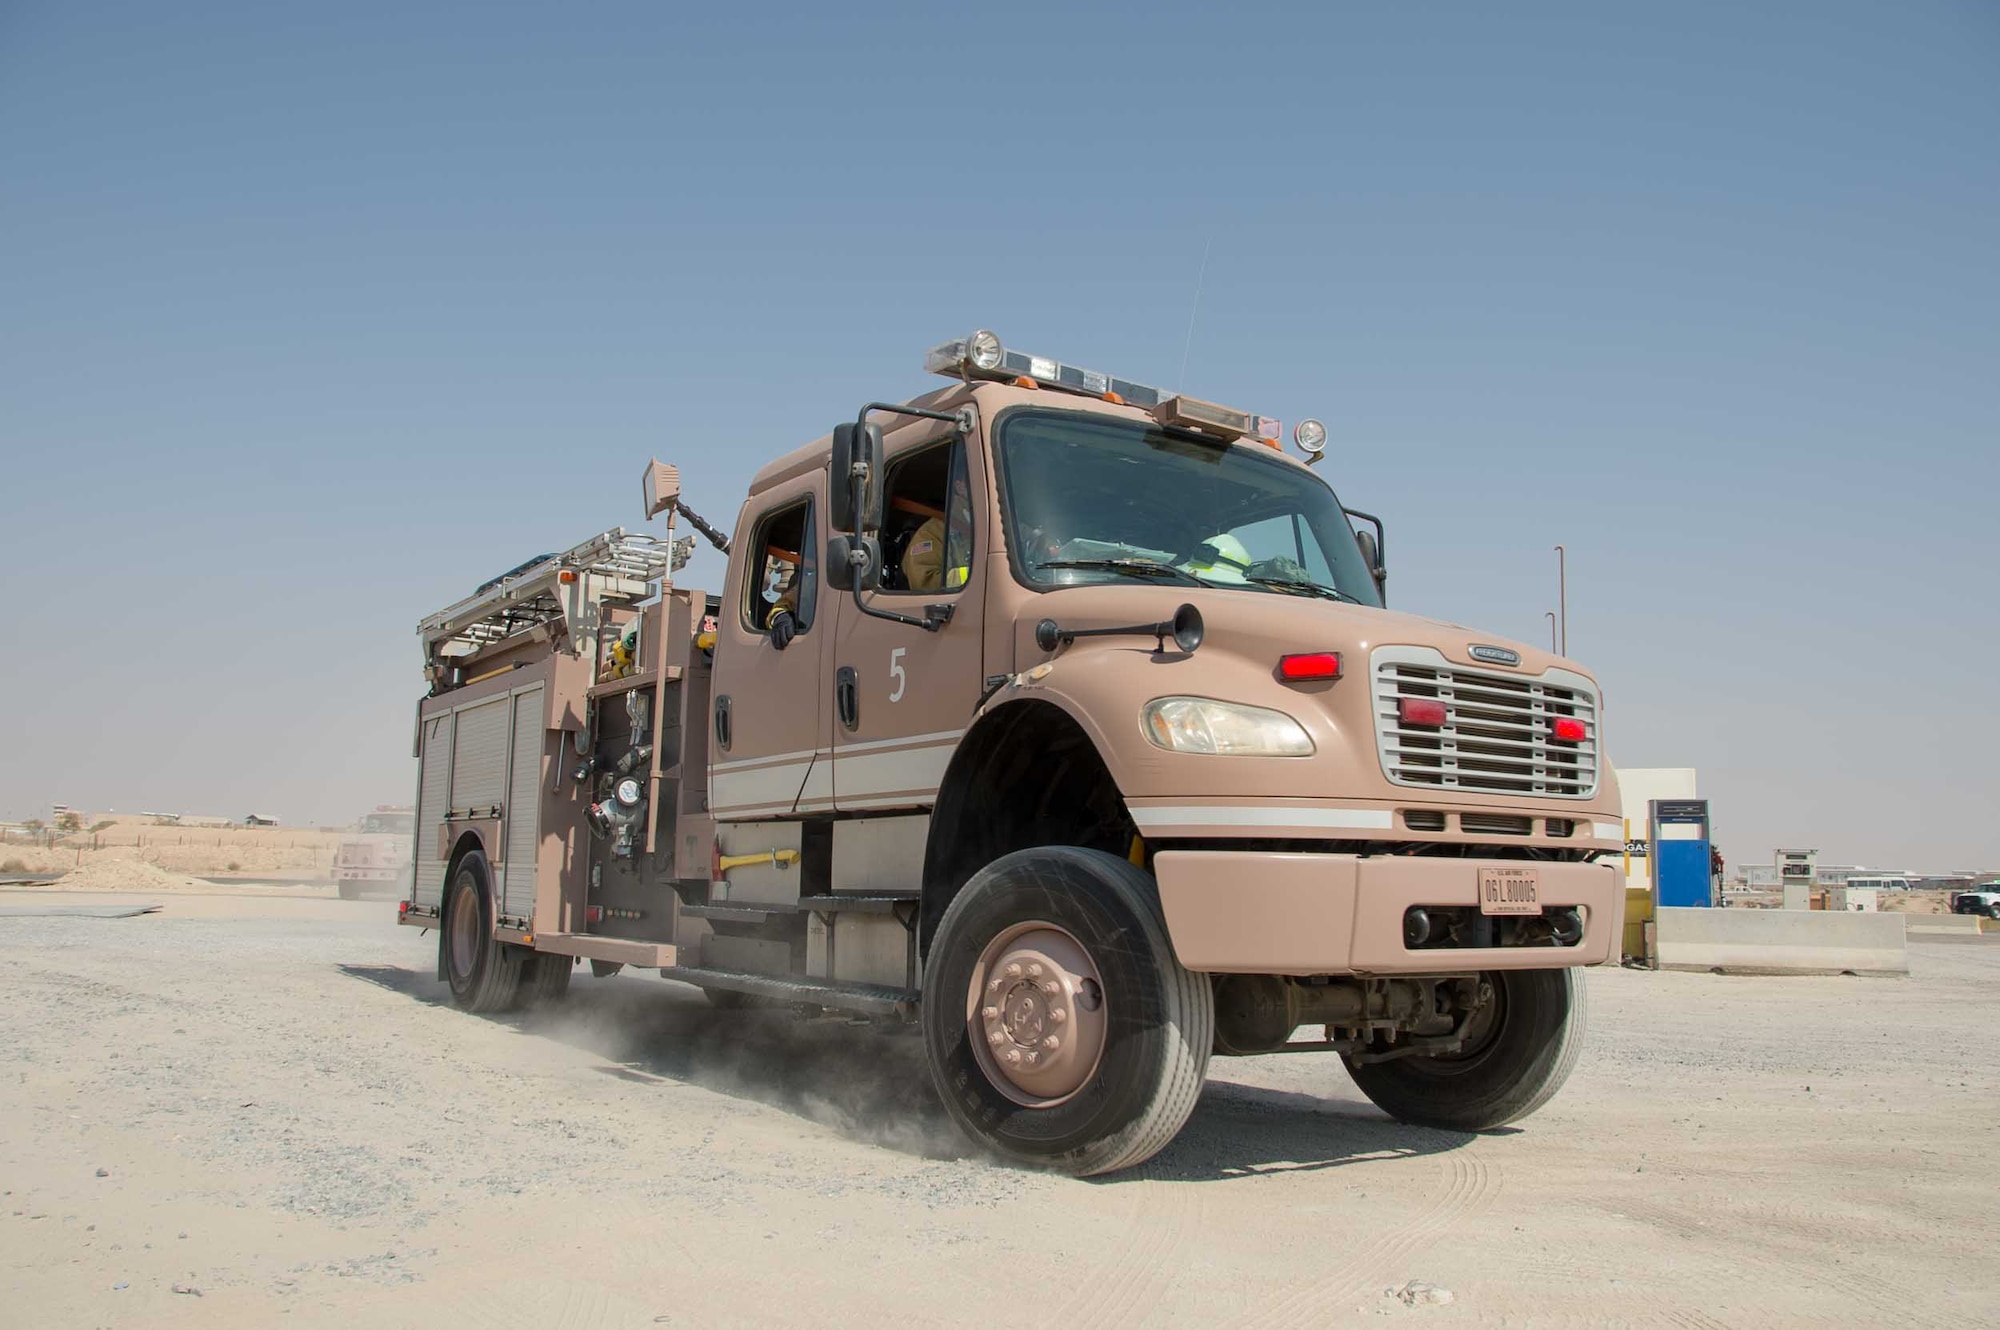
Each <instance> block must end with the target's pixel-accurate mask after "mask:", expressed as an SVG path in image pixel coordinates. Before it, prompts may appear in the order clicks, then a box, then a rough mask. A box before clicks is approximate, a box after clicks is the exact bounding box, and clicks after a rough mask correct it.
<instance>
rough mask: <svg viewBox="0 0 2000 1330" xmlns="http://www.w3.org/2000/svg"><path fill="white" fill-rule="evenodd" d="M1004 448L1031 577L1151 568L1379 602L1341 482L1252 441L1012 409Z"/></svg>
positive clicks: (1210, 580) (1025, 572) (1048, 579)
mask: <svg viewBox="0 0 2000 1330" xmlns="http://www.w3.org/2000/svg"><path fill="white" fill-rule="evenodd" d="M998 454H999V465H1000V485H1001V491H1002V493H1003V495H1004V496H1005V499H1006V516H1007V544H1008V553H1009V554H1010V556H1011V557H1012V558H1013V560H1014V567H1015V569H1016V570H1017V571H1018V573H1019V575H1020V576H1021V577H1022V579H1023V580H1025V581H1027V582H1028V583H1030V584H1031V585H1036V586H1054V585H1059V584H1070V583H1076V582H1114V581H1125V580H1140V579H1145V580H1151V581H1159V582H1162V583H1170V582H1180V583H1186V584H1199V585H1203V586H1216V587H1230V588H1236V589H1241V590H1245V591H1253V592H1258V593H1262V594H1266V595H1306V596H1315V597H1319V598H1323V599H1328V600H1346V601H1351V602H1353V603H1354V604H1357V605H1380V604H1381V599H1380V597H1379V596H1378V595H1377V592H1376V588H1375V581H1374V578H1373V577H1371V576H1370V575H1369V572H1368V569H1367V568H1366V566H1365V565H1364V564H1363V563H1362V559H1361V551H1360V549H1359V548H1358V547H1357V546H1356V545H1355V542H1354V532H1353V529H1352V528H1351V527H1350V526H1349V525H1348V523H1347V515H1346V514H1345V513H1343V512H1342V511H1341V509H1340V501H1339V500H1338V499H1336V498H1335V497H1334V496H1333V491H1332V490H1330V489H1328V488H1327V487H1326V486H1325V485H1324V484H1322V483H1321V482H1320V481H1319V480H1318V479H1317V478H1316V477H1314V476H1311V475H1309V474H1306V473H1304V472H1302V471H1300V470H1299V469H1298V468H1297V467H1295V466H1292V465H1290V464H1289V463H1286V462H1284V461H1281V460H1279V459H1278V458H1277V457H1275V456H1263V455H1260V453H1259V451H1258V450H1257V449H1255V448H1242V447H1235V446H1231V445H1227V444H1222V443H1214V442H1207V441H1203V440H1200V439H1196V438H1191V437H1189V436H1188V435H1185V434H1173V433H1169V432H1167V431H1166V430H1163V429H1159V428H1156V427H1149V426H1145V425H1140V424H1137V423H1134V422H1130V421H1123V420H1113V419H1110V418H1107V417H1103V416H1088V415H1079V414H1076V413H1074V412H1067V411H1064V412H1057V411H1014V412H1010V413H1009V414H1008V415H1006V416H1005V417H1003V418H1002V420H1001V423H1000V430H999V449H998Z"/></svg>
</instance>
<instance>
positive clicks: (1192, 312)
mask: <svg viewBox="0 0 2000 1330" xmlns="http://www.w3.org/2000/svg"><path fill="white" fill-rule="evenodd" d="M1214 247H1215V237H1214V236H1212V235H1211V236H1210V237H1209V238H1208V239H1207V240H1205V241H1203V242H1202V246H1201V268H1200V270H1199V271H1198V272H1196V273H1195V278H1194V307H1193V308H1191V309H1189V310H1188V330H1187V340H1186V341H1185V342H1182V343H1181V376H1180V378H1179V379H1178V380H1176V381H1175V383H1174V391H1175V392H1181V391H1184V390H1185V389H1186V388H1187V367H1188V352H1190V351H1192V350H1193V349H1194V321H1195V317H1196V316H1197V315H1199V314H1200V313H1201V284H1202V282H1203V281H1204V280H1206V279H1207V277H1208V251H1209V250H1211V249H1213V248H1214Z"/></svg>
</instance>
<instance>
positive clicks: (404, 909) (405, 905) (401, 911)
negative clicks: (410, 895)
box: [396, 901, 410, 918]
mask: <svg viewBox="0 0 2000 1330" xmlns="http://www.w3.org/2000/svg"><path fill="white" fill-rule="evenodd" d="M409 912H410V903H409V902H408V901H397V902H396V914H397V917H399V918H400V917H401V916H403V915H406V914H408V913H409Z"/></svg>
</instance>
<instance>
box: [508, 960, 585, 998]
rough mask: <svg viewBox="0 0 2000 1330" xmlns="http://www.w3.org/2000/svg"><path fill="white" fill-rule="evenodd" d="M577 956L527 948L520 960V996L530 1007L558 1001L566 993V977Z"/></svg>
mask: <svg viewBox="0 0 2000 1330" xmlns="http://www.w3.org/2000/svg"><path fill="white" fill-rule="evenodd" d="M575 969H576V957H574V956H559V955H557V954H556V953H555V952H553V951H536V952H530V953H529V954H528V955H527V956H526V957H525V958H523V960H522V962H521V996H522V999H523V1000H524V1002H525V1004H526V1005H528V1006H530V1007H541V1006H547V1005H550V1004H552V1003H556V1002H560V1001H562V1000H563V999H564V998H565V997H567V996H568V995H569V977H570V974H571V972H572V971H574V970H575Z"/></svg>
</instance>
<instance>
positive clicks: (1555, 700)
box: [1373, 647, 1598, 799]
mask: <svg viewBox="0 0 2000 1330" xmlns="http://www.w3.org/2000/svg"><path fill="white" fill-rule="evenodd" d="M1373 682H1374V705H1375V742H1376V747H1377V750H1378V751H1379V753H1380V754H1381V758H1382V771H1383V773H1384V774H1385V775H1387V776H1388V778H1389V779H1390V780H1391V781H1393V782H1394V783H1395V784H1397V785H1407V786H1414V787H1417V788H1420V789H1446V790H1478V791H1482V792H1491V793H1500V794H1526V795H1540V796H1544V797H1553V798H1562V799H1585V798H1589V797H1590V796H1591V795H1593V794H1595V793H1596V792H1597V770H1598V724H1597V722H1598V717H1597V693H1596V691H1595V690H1594V689H1593V688H1591V687H1590V684H1589V681H1588V680H1586V679H1585V678H1584V677H1583V676H1582V675H1579V674H1573V673H1571V672H1569V671H1567V670H1549V671H1547V672H1546V673H1544V674H1542V675H1539V676H1524V675H1513V674H1501V673H1497V672H1494V671H1490V670H1473V669H1467V668H1465V667H1463V666H1460V665H1455V664H1453V663H1451V662H1450V661H1448V660H1446V659H1445V657H1444V656H1443V655H1442V654H1441V653H1439V652H1436V651H1433V650H1431V649H1430V648H1428V647H1383V648H1381V649H1379V650H1378V651H1376V653H1375V656H1374V669H1373ZM1406 698H1414V699H1420V700H1421V701H1422V702H1424V703H1442V704H1443V706H1444V723H1443V724H1442V725H1435V724H1422V723H1416V722H1415V721H1413V720H1406V719H1405V715H1406V709H1405V708H1404V705H1403V703H1404V699H1406ZM1422 711H1423V708H1421V707H1420V708H1419V710H1418V713H1417V714H1418V717H1419V718H1421V716H1422ZM1433 711H1434V709H1433ZM1563 718H1568V719H1574V720H1578V721H1581V722H1582V723H1583V730H1584V737H1583V739H1582V740H1581V741H1579V742H1574V743H1570V742H1563V741H1560V740H1558V739H1557V738H1556V737H1555V723H1556V721H1557V720H1558V719H1563Z"/></svg>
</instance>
